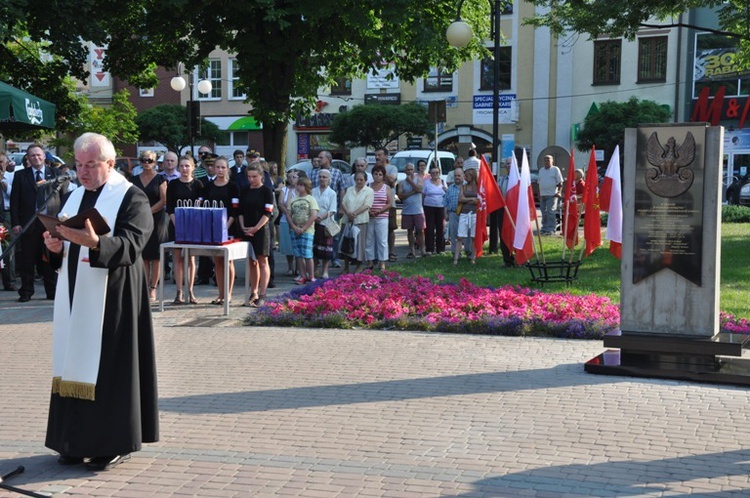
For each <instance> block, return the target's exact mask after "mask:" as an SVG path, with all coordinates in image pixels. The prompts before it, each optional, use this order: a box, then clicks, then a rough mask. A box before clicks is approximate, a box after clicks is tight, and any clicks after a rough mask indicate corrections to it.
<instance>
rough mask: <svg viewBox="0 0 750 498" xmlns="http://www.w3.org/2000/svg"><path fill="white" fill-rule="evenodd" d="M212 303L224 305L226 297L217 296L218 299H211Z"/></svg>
mask: <svg viewBox="0 0 750 498" xmlns="http://www.w3.org/2000/svg"><path fill="white" fill-rule="evenodd" d="M211 304H216V305H222V304H224V299H223V298H220V297H217V298H216V299H214V300H213V301H211Z"/></svg>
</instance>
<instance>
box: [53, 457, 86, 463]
mask: <svg viewBox="0 0 750 498" xmlns="http://www.w3.org/2000/svg"><path fill="white" fill-rule="evenodd" d="M57 463H59V464H60V465H78V464H79V463H83V457H74V456H67V455H60V456H59V457H57Z"/></svg>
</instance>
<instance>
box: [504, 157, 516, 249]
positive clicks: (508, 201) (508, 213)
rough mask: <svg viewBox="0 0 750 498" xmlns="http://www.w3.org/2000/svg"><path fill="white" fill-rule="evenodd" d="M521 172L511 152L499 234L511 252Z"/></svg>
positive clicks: (514, 233) (514, 234)
mask: <svg viewBox="0 0 750 498" xmlns="http://www.w3.org/2000/svg"><path fill="white" fill-rule="evenodd" d="M520 184H521V173H519V172H518V160H517V159H516V155H515V154H513V155H512V156H511V159H510V171H508V188H507V189H505V206H506V208H507V209H506V210H505V213H503V216H505V218H504V219H503V231H502V233H501V234H500V237H502V239H503V242H504V243H505V245H506V246H507V247H508V249H509V250H510V251H511V252H515V249H513V239H514V238H515V236H516V213H517V212H518V191H519V189H520V188H521V185H520Z"/></svg>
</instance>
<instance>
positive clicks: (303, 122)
mask: <svg viewBox="0 0 750 498" xmlns="http://www.w3.org/2000/svg"><path fill="white" fill-rule="evenodd" d="M334 116H336V113H332V112H319V113H317V114H312V115H310V116H301V115H297V123H296V124H295V128H305V129H316V130H329V129H330V128H331V122H332V121H333V118H334Z"/></svg>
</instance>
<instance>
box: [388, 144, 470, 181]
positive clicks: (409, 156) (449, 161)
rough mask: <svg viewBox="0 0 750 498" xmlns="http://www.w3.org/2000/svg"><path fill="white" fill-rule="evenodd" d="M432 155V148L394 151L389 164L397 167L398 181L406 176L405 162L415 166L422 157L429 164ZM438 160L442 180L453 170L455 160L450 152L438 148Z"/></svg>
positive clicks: (433, 154) (433, 153)
mask: <svg viewBox="0 0 750 498" xmlns="http://www.w3.org/2000/svg"><path fill="white" fill-rule="evenodd" d="M434 157H435V151H434V150H427V149H415V150H402V151H401V152H396V153H395V154H394V155H393V157H392V158H391V164H392V165H393V166H396V168H398V181H403V180H404V179H405V178H406V173H404V168H405V167H406V164H407V163H412V164H413V165H414V167H415V168H416V166H417V161H419V160H420V159H424V160H425V161H427V165H428V166H429V165H430V164H431V163H432V161H433V160H434ZM438 160H439V161H440V170H441V173H440V174H441V175H442V176H443V180H445V177H446V175H447V174H448V173H450V172H451V171H453V163H455V162H456V156H455V155H454V154H453V153H452V152H447V151H444V150H439V151H438Z"/></svg>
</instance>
